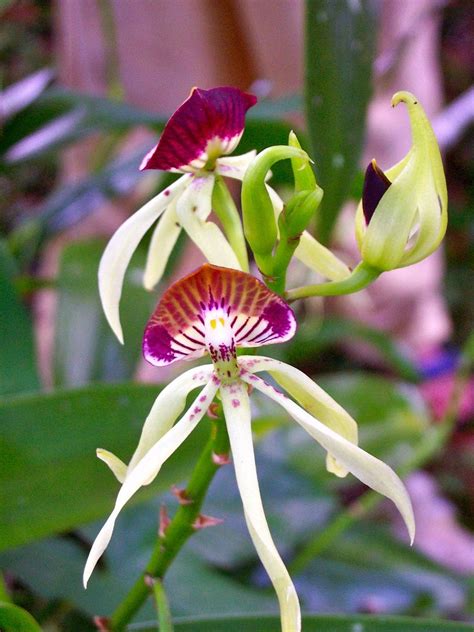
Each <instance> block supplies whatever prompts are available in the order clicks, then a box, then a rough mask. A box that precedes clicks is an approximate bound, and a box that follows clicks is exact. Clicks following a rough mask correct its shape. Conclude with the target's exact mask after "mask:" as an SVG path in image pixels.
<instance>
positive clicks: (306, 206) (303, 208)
mask: <svg viewBox="0 0 474 632" xmlns="http://www.w3.org/2000/svg"><path fill="white" fill-rule="evenodd" d="M322 198H323V190H322V189H321V187H318V186H317V185H316V189H315V190H313V191H300V192H299V193H297V194H296V195H294V196H293V197H292V198H291V200H290V201H289V202H288V203H287V204H286V205H285V206H284V208H283V211H282V212H281V213H280V217H279V219H278V224H279V226H280V232H282V233H283V231H282V224H283V225H284V229H285V230H284V232H285V234H286V237H287V239H290V240H298V241H299V238H300V236H301V233H302V232H303V231H304V230H305V228H306V227H307V225H308V224H309V222H310V221H311V218H312V217H313V216H314V213H315V212H316V210H317V208H318V206H319V204H320V203H321V200H322ZM296 245H297V244H296ZM296 245H295V247H296Z"/></svg>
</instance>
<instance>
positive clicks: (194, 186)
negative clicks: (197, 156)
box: [176, 176, 241, 270]
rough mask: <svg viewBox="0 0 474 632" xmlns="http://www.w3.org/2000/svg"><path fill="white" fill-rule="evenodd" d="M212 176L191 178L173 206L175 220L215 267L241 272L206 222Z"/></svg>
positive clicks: (227, 247) (217, 232) (224, 243)
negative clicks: (176, 219)
mask: <svg viewBox="0 0 474 632" xmlns="http://www.w3.org/2000/svg"><path fill="white" fill-rule="evenodd" d="M213 188H214V177H213V176H206V177H202V178H193V181H192V182H191V184H190V186H189V187H188V188H187V189H186V191H185V192H184V193H183V194H182V195H181V196H180V197H179V199H178V201H177V204H176V212H177V215H178V220H179V222H180V223H181V225H182V227H183V228H184V230H185V231H186V232H187V234H188V235H189V237H190V239H192V240H193V241H194V243H195V244H196V246H197V247H198V248H199V249H200V250H201V252H202V253H203V255H204V256H205V257H206V259H207V260H208V261H209V263H212V264H214V265H218V266H224V267H226V268H234V269H236V270H240V269H241V268H240V264H239V261H238V259H237V256H236V254H235V252H234V251H233V250H232V248H231V246H230V244H229V242H228V241H227V239H226V238H225V236H224V234H223V232H222V231H221V230H220V228H219V227H218V226H217V225H216V224H214V223H213V222H207V221H206V219H207V217H208V216H209V214H210V212H211V203H212V190H213Z"/></svg>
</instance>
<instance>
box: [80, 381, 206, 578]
mask: <svg viewBox="0 0 474 632" xmlns="http://www.w3.org/2000/svg"><path fill="white" fill-rule="evenodd" d="M216 391H217V384H215V382H214V381H211V382H209V383H208V384H207V386H205V387H204V388H203V390H202V391H201V393H200V395H198V397H197V398H196V399H195V400H194V402H193V403H192V405H191V407H190V409H189V410H188V412H187V413H186V414H185V415H184V416H183V417H182V418H181V419H180V421H178V423H177V424H176V425H175V426H173V428H171V430H169V431H168V432H167V433H166V434H165V435H164V436H163V437H162V438H161V439H160V440H159V441H158V442H157V443H155V445H154V446H152V447H151V448H150V450H149V451H148V452H147V453H146V454H145V455H144V456H143V458H142V459H141V460H140V461H139V462H138V463H137V465H136V466H135V467H134V468H133V470H132V471H131V472H130V473H129V474H128V475H127V476H126V478H125V481H124V483H123V485H122V487H121V488H120V491H119V493H118V496H117V500H116V502H115V507H114V510H113V511H112V513H111V514H110V516H109V518H108V520H107V521H106V523H105V524H104V526H103V527H102V529H101V530H100V532H99V534H98V536H97V538H96V539H95V541H94V544H93V545H92V548H91V551H90V553H89V557H88V558H87V562H86V565H85V568H84V576H83V581H84V587H85V588H87V582H88V581H89V578H90V576H91V574H92V571H93V570H94V568H95V565H96V564H97V561H98V560H99V558H100V557H101V555H102V553H103V552H104V551H105V549H106V548H107V546H108V544H109V542H110V539H111V537H112V533H113V530H114V526H115V521H116V519H117V516H118V514H119V513H120V511H121V510H122V509H123V507H124V506H125V504H126V503H127V502H128V501H129V500H130V498H131V497H132V496H133V495H134V494H135V493H136V492H137V491H138V490H139V489H140V487H142V486H143V485H147V484H148V483H150V482H151V481H152V480H153V479H154V478H155V477H156V476H157V474H158V472H159V471H160V469H161V466H162V465H163V463H164V462H165V461H166V460H167V459H168V458H169V457H170V456H171V455H172V454H173V452H175V451H176V450H177V449H178V448H179V446H180V445H181V444H182V443H183V441H184V440H185V439H186V438H187V437H188V436H189V434H190V433H191V432H192V431H193V430H194V428H195V427H196V425H197V424H198V422H199V421H200V420H201V419H202V417H203V416H204V414H205V413H206V410H207V408H208V407H209V405H210V404H211V403H212V400H213V399H214V396H215V394H216Z"/></svg>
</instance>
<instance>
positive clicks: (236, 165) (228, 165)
mask: <svg viewBox="0 0 474 632" xmlns="http://www.w3.org/2000/svg"><path fill="white" fill-rule="evenodd" d="M256 155H257V152H256V150H255V149H252V151H248V152H247V153H246V154H241V155H240V156H225V157H223V158H218V159H217V160H216V169H215V170H216V173H218V174H220V175H221V176H225V177H227V178H235V179H236V180H243V178H244V175H245V172H246V171H247V168H248V166H249V164H250V163H251V162H252V160H253V159H254V158H255V156H256Z"/></svg>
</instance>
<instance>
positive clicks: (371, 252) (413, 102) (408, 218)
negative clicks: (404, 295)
mask: <svg viewBox="0 0 474 632" xmlns="http://www.w3.org/2000/svg"><path fill="white" fill-rule="evenodd" d="M400 101H403V102H404V103H405V105H406V106H407V109H408V116H409V117H410V125H411V133H412V147H411V149H410V151H409V152H408V153H407V155H406V156H405V157H404V158H403V159H402V160H401V161H400V162H399V163H397V164H396V165H394V166H393V167H391V168H390V169H388V170H387V171H386V172H383V171H382V170H381V169H380V168H379V167H378V166H377V164H376V162H375V160H373V161H372V162H371V163H370V165H369V166H368V168H367V171H366V175H365V182H364V191H363V196H362V200H361V202H360V204H359V208H358V209H357V215H356V236H357V241H358V244H359V249H360V252H361V255H362V260H363V261H364V262H365V263H367V264H369V265H370V266H373V267H374V268H377V269H378V270H380V271H383V270H393V269H395V268H401V267H404V266H408V265H411V264H413V263H417V262H418V261H421V260H422V259H425V258H426V257H427V256H428V255H430V254H431V253H432V252H433V251H434V250H436V248H437V247H438V246H439V244H440V242H441V240H442V239H443V237H444V234H445V232H446V225H447V206H448V197H447V191H446V180H445V176H444V171H443V164H442V161H441V156H440V152H439V147H438V144H437V142H436V138H435V135H434V133H433V129H432V128H431V125H430V123H429V121H428V119H427V117H426V114H425V112H424V110H423V108H422V107H421V105H420V103H419V102H418V100H417V99H416V97H415V96H413V95H412V94H410V93H409V92H397V93H396V94H395V95H394V96H393V98H392V107H394V106H396V105H398V103H400Z"/></svg>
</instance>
